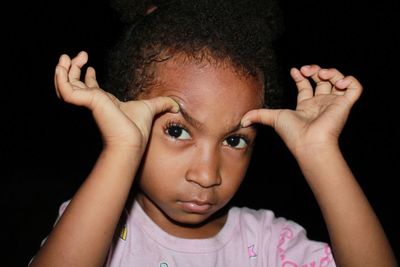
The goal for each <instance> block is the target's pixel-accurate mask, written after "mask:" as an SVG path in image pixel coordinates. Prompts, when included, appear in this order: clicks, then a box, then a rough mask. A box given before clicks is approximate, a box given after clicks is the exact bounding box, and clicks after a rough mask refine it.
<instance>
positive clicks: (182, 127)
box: [164, 121, 191, 140]
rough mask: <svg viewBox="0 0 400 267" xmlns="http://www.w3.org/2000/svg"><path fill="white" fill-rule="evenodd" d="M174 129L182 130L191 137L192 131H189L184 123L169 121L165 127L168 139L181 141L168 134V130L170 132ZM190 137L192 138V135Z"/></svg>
mask: <svg viewBox="0 0 400 267" xmlns="http://www.w3.org/2000/svg"><path fill="white" fill-rule="evenodd" d="M172 127H178V128H181V129H182V130H184V131H186V132H187V133H188V134H189V135H190V131H189V130H188V129H187V128H186V127H185V126H184V125H183V124H182V123H180V122H176V121H168V122H167V123H166V124H165V126H164V133H165V134H166V135H167V136H168V137H170V138H172V139H174V140H179V139H178V138H175V137H173V136H171V135H170V134H169V133H168V130H170V129H171V128H172ZM190 136H191V135H190Z"/></svg>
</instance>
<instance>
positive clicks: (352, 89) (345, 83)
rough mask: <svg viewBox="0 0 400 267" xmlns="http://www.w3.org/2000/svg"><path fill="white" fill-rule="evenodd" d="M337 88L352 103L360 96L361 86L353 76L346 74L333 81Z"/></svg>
mask: <svg viewBox="0 0 400 267" xmlns="http://www.w3.org/2000/svg"><path fill="white" fill-rule="evenodd" d="M335 87H336V88H337V90H340V91H342V92H343V95H344V96H345V97H346V98H347V99H348V100H349V101H350V103H351V104H354V103H355V102H356V101H357V100H358V99H359V98H360V96H361V93H362V91H363V87H362V85H361V83H360V82H359V81H358V80H357V79H356V78H354V77H353V76H346V77H345V78H343V79H340V80H339V81H337V82H336V83H335Z"/></svg>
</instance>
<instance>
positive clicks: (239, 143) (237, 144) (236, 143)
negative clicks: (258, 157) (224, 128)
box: [223, 136, 247, 149]
mask: <svg viewBox="0 0 400 267" xmlns="http://www.w3.org/2000/svg"><path fill="white" fill-rule="evenodd" d="M223 144H224V145H226V146H230V147H233V148H237V149H241V148H245V147H246V146H247V140H246V139H245V138H243V137H241V136H229V137H228V138H226V139H225V140H224V142H223Z"/></svg>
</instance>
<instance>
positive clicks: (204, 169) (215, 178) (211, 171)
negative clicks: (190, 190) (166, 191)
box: [185, 148, 222, 188]
mask: <svg viewBox="0 0 400 267" xmlns="http://www.w3.org/2000/svg"><path fill="white" fill-rule="evenodd" d="M199 150H200V151H198V152H199V153H195V154H194V155H193V158H192V161H191V162H190V166H189V167H188V170H187V172H186V177H185V178H186V180H187V181H189V182H192V183H196V184H198V185H200V186H201V187H204V188H208V187H212V186H216V185H220V184H221V182H222V179H221V175H220V160H219V153H218V152H217V151H215V150H213V149H211V148H203V149H199Z"/></svg>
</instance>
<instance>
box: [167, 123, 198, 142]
mask: <svg viewBox="0 0 400 267" xmlns="http://www.w3.org/2000/svg"><path fill="white" fill-rule="evenodd" d="M165 133H166V134H167V135H168V136H170V137H172V138H174V139H178V140H190V139H192V137H191V136H190V134H189V133H188V131H187V130H185V129H184V128H183V127H182V126H179V125H169V126H168V127H167V128H166V130H165Z"/></svg>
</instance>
